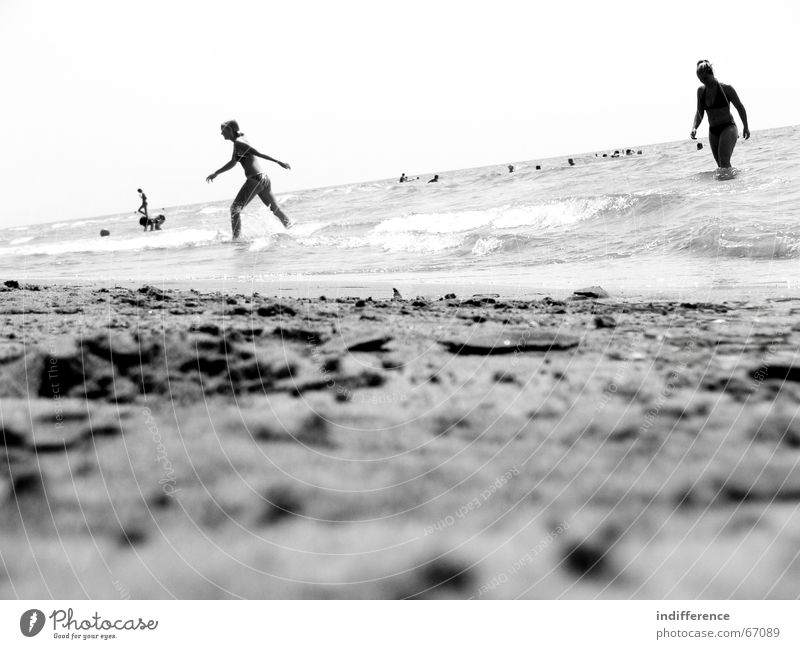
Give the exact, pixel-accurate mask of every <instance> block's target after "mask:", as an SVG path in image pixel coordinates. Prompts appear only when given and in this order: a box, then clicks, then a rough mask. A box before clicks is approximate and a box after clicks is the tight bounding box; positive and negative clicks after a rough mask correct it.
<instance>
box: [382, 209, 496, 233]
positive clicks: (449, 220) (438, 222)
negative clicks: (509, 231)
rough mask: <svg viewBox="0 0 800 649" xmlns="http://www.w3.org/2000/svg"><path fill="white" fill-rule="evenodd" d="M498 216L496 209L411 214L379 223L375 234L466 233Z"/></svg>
mask: <svg viewBox="0 0 800 649" xmlns="http://www.w3.org/2000/svg"><path fill="white" fill-rule="evenodd" d="M496 214H497V210H494V209H490V210H469V211H465V212H432V213H428V214H409V215H408V216H399V217H396V218H393V219H389V220H388V221H383V222H382V223H379V224H378V225H376V226H375V232H397V233H400V232H430V233H439V234H444V233H448V232H466V231H468V230H475V229H477V228H480V227H481V226H484V225H488V224H489V223H490V222H491V220H492V218H494V217H495V216H496Z"/></svg>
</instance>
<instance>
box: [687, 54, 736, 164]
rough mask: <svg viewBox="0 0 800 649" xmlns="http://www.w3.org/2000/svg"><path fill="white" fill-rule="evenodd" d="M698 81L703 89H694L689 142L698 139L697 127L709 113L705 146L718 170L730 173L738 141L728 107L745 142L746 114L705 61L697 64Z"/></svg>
mask: <svg viewBox="0 0 800 649" xmlns="http://www.w3.org/2000/svg"><path fill="white" fill-rule="evenodd" d="M697 78H698V79H700V81H701V83H702V84H703V85H702V86H700V87H699V88H698V89H697V112H696V113H695V116H694V126H693V127H692V133H691V138H692V139H693V140H695V139H697V127H698V126H700V122H702V121H703V113H704V112H705V113H708V143H709V145H710V146H711V153H713V154H714V160H716V161H717V166H718V167H720V168H722V169H730V166H731V155H732V154H733V148H734V147H735V146H736V140H737V139H739V130H738V129H737V128H736V123H735V122H734V121H733V115H731V107H730V105H731V104H733V105H734V106H736V110H737V111H738V113H739V118H740V119H741V120H742V137H744V139H745V140H746V139H748V138H749V137H750V127H749V126H748V125H747V112H746V111H745V109H744V105H742V102H741V100H740V99H739V95H737V94H736V91H735V90H734V89H733V86H729V85H728V84H726V83H720V82H719V81H717V78H716V77H715V76H714V69H713V68H712V67H711V63H709V62H708V61H707V60H705V59H703V60H702V61H698V62H697Z"/></svg>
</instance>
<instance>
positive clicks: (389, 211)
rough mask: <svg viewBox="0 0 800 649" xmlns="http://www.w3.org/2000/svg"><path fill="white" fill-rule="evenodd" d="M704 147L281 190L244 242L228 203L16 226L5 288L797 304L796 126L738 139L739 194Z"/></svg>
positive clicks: (248, 223) (252, 209) (3, 253)
mask: <svg viewBox="0 0 800 649" xmlns="http://www.w3.org/2000/svg"><path fill="white" fill-rule="evenodd" d="M698 142H701V143H702V144H703V145H704V146H703V149H702V150H698V149H697V144H696V142H694V141H692V140H689V139H686V140H682V141H679V142H670V143H664V144H655V145H644V146H642V145H638V146H631V145H626V146H623V147H620V149H618V151H619V155H618V156H615V154H614V150H613V149H609V150H603V151H592V152H588V153H584V154H581V155H572V156H571V159H572V164H570V162H569V157H570V156H568V155H564V156H561V157H558V158H548V159H541V160H527V161H514V160H508V161H503V162H502V163H499V164H493V165H489V166H485V167H479V168H473V169H462V170H457V171H448V170H443V169H430V170H420V171H415V170H413V169H406V170H402V169H398V174H397V177H395V178H389V179H383V180H371V181H366V182H361V183H356V184H349V185H342V186H336V187H324V188H318V189H306V190H302V191H292V192H289V193H277V194H276V196H277V199H278V202H279V204H280V205H281V207H282V208H283V210H284V212H285V213H286V214H287V215H288V216H289V217H290V218H291V219H292V220H293V221H294V222H295V226H294V227H293V228H292V229H291V230H288V231H286V230H284V229H283V227H282V226H281V224H280V223H279V222H278V221H277V219H276V218H275V217H274V216H273V215H272V214H271V213H270V212H269V210H268V209H267V208H266V207H265V206H264V205H263V204H262V203H261V202H260V201H259V200H258V199H256V200H255V201H254V202H253V203H251V204H250V205H249V206H248V208H246V210H245V211H244V213H243V240H242V241H240V242H238V243H232V242H231V241H230V238H231V236H230V217H229V205H230V201H220V202H212V203H197V204H194V205H178V206H174V207H169V208H166V209H164V210H159V211H158V212H157V213H163V214H164V215H165V216H166V219H167V220H166V223H165V224H164V228H163V230H161V231H154V232H143V231H142V228H141V227H140V226H139V225H138V217H139V215H138V214H134V213H133V212H132V211H126V212H125V213H120V214H110V215H105V216H91V217H88V218H78V219H75V220H69V221H64V220H62V221H54V222H51V223H44V224H36V225H17V226H13V227H6V228H4V229H1V230H0V280H3V279H15V280H17V281H24V282H29V283H30V282H39V283H64V284H85V283H91V284H98V283H100V284H104V285H126V284H150V285H158V286H166V287H170V286H173V287H179V288H187V287H189V288H198V289H203V288H209V289H214V290H219V289H224V290H231V291H236V292H240V293H247V292H249V291H261V292H265V293H278V292H286V293H294V294H303V295H309V296H314V295H320V294H327V295H332V294H338V295H342V294H347V295H374V296H376V297H380V296H390V295H391V294H392V288H397V289H398V290H400V291H401V293H404V294H408V295H441V294H444V293H448V292H455V293H460V294H475V293H486V292H496V293H499V294H504V295H519V296H524V295H535V294H540V293H542V292H548V291H570V290H574V289H578V288H583V287H587V286H602V287H603V288H604V289H606V290H607V291H609V292H612V293H613V292H616V293H619V294H628V295H631V294H633V295H639V294H641V295H661V294H665V295H666V294H672V295H676V294H691V295H700V294H703V295H709V294H717V295H722V294H725V295H726V296H728V295H734V296H735V295H744V296H746V295H750V294H753V293H759V292H767V293H769V292H777V293H789V294H791V293H792V292H796V291H797V290H800V158H798V155H797V152H798V150H800V126H792V127H784V128H778V129H772V130H766V131H756V132H754V133H753V135H752V137H751V138H750V139H749V140H748V141H744V140H741V139H740V140H739V142H738V144H737V146H736V150H735V152H734V155H733V164H734V166H735V168H736V170H737V174H736V175H735V177H733V178H730V179H726V180H721V179H719V178H718V177H717V173H716V165H715V163H714V159H713V157H712V155H711V152H710V149H709V148H708V141H707V139H706V138H701V139H699V140H698ZM621 144H625V143H621ZM627 149H630V152H627V151H626V150H627ZM508 165H513V167H514V170H513V172H511V171H509V167H508ZM403 171H405V172H406V173H407V174H408V175H409V177H411V178H412V180H411V181H410V182H405V183H399V182H398V178H399V176H400V172H403ZM434 174H438V175H439V182H437V183H429V182H428V181H429V180H430V179H431V178H432V177H433V176H434ZM279 184H280V179H277V182H275V181H273V186H274V188H275V189H276V190H278V191H279V190H280V186H279ZM231 198H232V197H231ZM153 215H155V214H153ZM101 229H107V230H109V231H110V232H111V234H110V236H107V237H100V230H101Z"/></svg>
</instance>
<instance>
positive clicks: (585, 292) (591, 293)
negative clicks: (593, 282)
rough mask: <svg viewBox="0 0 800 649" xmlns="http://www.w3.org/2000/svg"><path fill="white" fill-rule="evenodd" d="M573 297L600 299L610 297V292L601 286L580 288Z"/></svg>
mask: <svg viewBox="0 0 800 649" xmlns="http://www.w3.org/2000/svg"><path fill="white" fill-rule="evenodd" d="M573 295H576V296H578V297H585V298H590V299H598V298H604V297H608V292H607V291H606V290H605V289H603V288H601V287H599V286H590V287H589V288H580V289H578V290H577V291H574V292H573Z"/></svg>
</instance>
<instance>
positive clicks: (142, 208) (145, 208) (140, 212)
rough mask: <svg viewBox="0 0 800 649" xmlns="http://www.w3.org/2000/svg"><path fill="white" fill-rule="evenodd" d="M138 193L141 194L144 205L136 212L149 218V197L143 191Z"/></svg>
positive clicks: (139, 190)
mask: <svg viewBox="0 0 800 649" xmlns="http://www.w3.org/2000/svg"><path fill="white" fill-rule="evenodd" d="M136 191H137V192H139V197H140V198H141V199H142V204H141V205H140V206H139V209H138V210H136V211H137V212H139V214H144V215H145V216H147V196H146V195H145V193H144V192H143V191H142V190H141V189H137V190H136Z"/></svg>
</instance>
